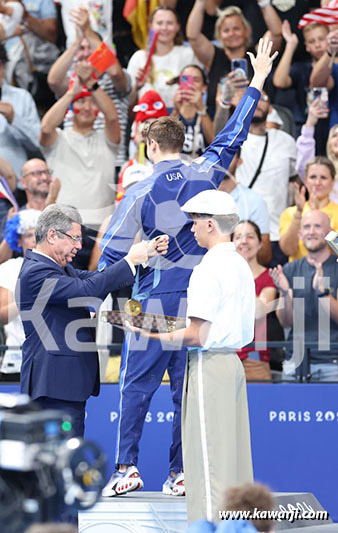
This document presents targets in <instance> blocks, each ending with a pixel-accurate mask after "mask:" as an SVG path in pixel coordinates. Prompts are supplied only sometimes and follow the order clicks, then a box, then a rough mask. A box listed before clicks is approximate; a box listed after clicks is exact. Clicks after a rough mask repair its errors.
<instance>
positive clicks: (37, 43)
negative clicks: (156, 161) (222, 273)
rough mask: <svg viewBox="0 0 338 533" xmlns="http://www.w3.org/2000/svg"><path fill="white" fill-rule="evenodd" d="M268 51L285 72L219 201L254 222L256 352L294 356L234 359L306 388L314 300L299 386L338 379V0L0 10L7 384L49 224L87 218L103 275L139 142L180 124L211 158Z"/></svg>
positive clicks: (245, 245)
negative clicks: (252, 55)
mask: <svg viewBox="0 0 338 533" xmlns="http://www.w3.org/2000/svg"><path fill="white" fill-rule="evenodd" d="M265 34H268V35H269V37H270V39H271V40H272V41H273V49H274V50H277V51H279V55H278V58H277V60H276V61H275V64H274V67H273V71H272V72H271V74H270V76H269V78H268V80H267V83H266V86H265V92H264V93H263V94H262V96H261V99H260V101H259V103H258V106H257V109H256V112H255V115H254V119H253V122H252V125H251V129H250V133H249V136H248V139H247V141H246V142H245V143H244V145H243V147H242V149H241V152H240V153H238V154H236V155H235V157H234V159H233V162H232V164H231V166H230V168H229V170H228V171H227V172H226V173H225V174H224V180H223V182H222V184H221V186H220V189H221V190H224V191H226V192H228V193H230V194H231V195H232V196H233V197H234V199H235V200H236V203H237V206H238V210H239V214H240V217H241V220H242V221H243V222H242V223H240V224H239V226H238V227H237V228H236V231H235V234H234V237H233V239H234V242H235V244H236V247H237V249H238V252H239V253H240V254H242V255H243V256H244V257H245V259H246V260H247V261H248V263H249V265H250V267H251V269H252V272H253V276H254V278H255V283H256V296H257V298H256V303H257V309H256V335H255V339H256V341H258V342H263V343H264V341H266V339H268V341H279V342H280V343H281V342H282V341H284V339H285V338H286V339H287V340H288V341H289V342H288V343H286V344H284V347H273V348H272V349H270V348H268V347H266V346H265V347H263V348H259V349H257V347H255V346H253V347H249V348H245V349H243V350H242V351H241V352H240V353H239V356H240V357H241V359H242V361H243V364H244V367H245V371H246V374H247V378H248V379H254V380H263V381H264V380H271V379H272V378H276V376H278V375H279V377H280V376H282V377H283V378H284V379H298V377H299V373H297V372H296V366H297V365H296V366H295V363H294V360H293V359H294V358H293V357H292V355H293V352H292V346H291V343H292V341H293V339H294V337H295V334H297V331H298V329H297V328H298V326H297V324H295V313H294V305H293V304H294V301H295V298H298V299H303V302H304V323H303V326H302V327H303V331H304V332H305V337H304V338H305V344H304V345H303V348H302V350H303V351H304V353H306V354H307V359H306V365H307V366H306V368H305V369H304V368H303V371H302V373H301V374H302V375H301V377H302V376H303V377H305V378H308V379H316V380H320V381H336V380H338V327H337V324H338V304H337V289H338V275H337V272H338V271H337V267H336V261H335V257H334V256H333V255H332V254H331V253H330V249H329V248H328V246H327V243H326V241H325V240H324V236H325V235H326V234H327V233H328V232H329V231H330V229H333V230H335V231H338V183H337V181H336V180H337V179H338V175H337V170H338V2H336V1H334V0H333V1H332V0H331V1H325V0H322V1H320V0H250V1H245V0H232V1H229V0H184V1H183V0H58V1H56V0H55V1H53V0H22V1H14V0H13V1H6V0H2V1H0V263H1V264H0V321H1V323H2V324H3V325H4V335H5V336H4V337H3V343H4V344H5V343H7V344H8V345H9V346H10V347H12V348H11V349H9V350H7V351H4V352H3V354H2V362H1V367H0V376H1V380H6V381H15V380H17V379H18V378H19V373H20V364H21V352H20V349H19V347H20V345H21V343H22V340H23V332H22V326H21V323H20V319H19V318H18V313H17V310H16V306H15V302H14V296H13V293H14V288H15V284H16V280H17V277H18V273H19V271H20V267H21V263H22V257H23V254H24V252H25V250H26V249H27V248H32V247H34V227H35V223H36V220H37V216H38V214H39V212H40V211H41V210H42V209H44V207H45V206H46V205H49V204H51V203H54V202H60V203H64V204H71V205H74V206H75V207H77V208H78V209H79V211H80V213H81V215H82V218H83V220H84V227H83V248H82V250H81V252H80V253H79V254H78V257H77V258H76V265H75V266H77V267H79V268H83V269H90V270H95V269H96V268H97V262H98V258H99V256H100V249H99V242H100V238H101V236H102V233H103V232H104V229H105V227H106V226H107V223H108V220H109V217H110V215H111V214H112V213H113V211H114V209H115V207H116V205H117V204H118V203H119V202H120V201H121V199H122V198H123V194H124V192H125V190H126V189H127V188H129V187H132V186H133V184H135V183H137V182H139V181H140V180H142V179H144V178H146V177H147V176H149V175H150V174H151V172H152V165H151V163H150V162H149V161H148V160H147V157H146V152H145V146H144V142H143V140H142V129H143V128H144V126H145V125H147V124H149V123H150V122H151V121H153V120H156V118H159V117H161V116H166V115H170V114H173V115H174V116H176V117H177V118H178V119H179V120H180V121H182V122H183V124H184V126H185V143H184V149H183V154H182V157H183V158H184V159H185V160H186V161H187V164H188V163H189V161H191V160H192V159H194V158H196V157H198V156H200V155H201V154H202V153H203V151H204V150H205V148H206V147H207V146H208V145H209V144H210V143H211V142H212V140H213V139H214V137H215V136H216V135H217V133H218V132H219V131H220V130H221V129H222V127H223V126H224V124H225V123H226V121H227V120H228V118H229V117H230V116H231V114H232V113H233V110H234V109H235V107H236V105H237V104H238V102H239V100H240V98H241V97H242V95H243V94H244V92H245V90H246V87H247V85H248V84H249V82H250V79H251V77H252V68H251V63H250V61H249V58H248V55H247V52H248V51H249V52H250V51H255V49H256V46H257V43H258V40H259V38H261V37H262V36H264V35H265ZM105 45H107V46H106V47H105ZM336 57H337V59H336ZM277 265H281V266H280V267H279V266H277ZM283 265H285V266H284V267H283ZM274 267H276V268H275V269H274V270H273V271H269V268H274ZM270 274H271V275H270ZM295 277H297V278H299V277H302V278H304V283H303V285H299V286H298V285H297V286H296V285H295V284H294V281H293V280H294V278H295ZM278 298H279V301H278ZM107 305H112V303H111V302H110V303H109V304H107ZM276 307H278V309H277V310H276ZM319 324H321V326H320V327H319ZM323 324H324V325H325V327H324V329H325V335H326V337H325V339H324V340H325V342H326V344H325V342H324V341H323ZM296 330H297V331H296ZM294 332H295V333H294ZM98 335H102V332H101V333H100V332H98ZM325 335H324V336H325ZM102 339H103V337H100V342H99V343H100V344H102V343H103V341H102ZM104 340H105V341H108V344H109V343H111V342H120V341H121V333H120V332H112V331H110V332H109V334H108V337H107V333H106V332H105V333H104ZM320 342H321V345H319V344H320ZM307 343H309V344H308V345H307ZM335 344H336V347H335ZM15 347H16V348H15ZM284 360H285V361H284ZM283 361H284V365H283V374H282V363H283ZM112 372H113V373H114V369H113V370H112ZM104 373H105V368H104V371H103V374H104ZM108 373H109V372H108ZM103 377H104V376H103V375H102V378H103Z"/></svg>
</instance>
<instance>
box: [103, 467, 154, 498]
mask: <svg viewBox="0 0 338 533" xmlns="http://www.w3.org/2000/svg"><path fill="white" fill-rule="evenodd" d="M143 487H144V483H143V481H142V479H141V476H140V473H139V471H138V470H137V468H136V466H134V465H131V466H128V468H127V470H126V471H125V472H120V471H119V470H115V472H114V473H113V475H112V477H111V478H110V480H109V481H108V483H107V485H106V486H105V487H104V489H103V490H102V496H103V497H104V498H111V497H112V496H118V495H120V494H126V493H127V492H132V491H133V490H140V489H143Z"/></svg>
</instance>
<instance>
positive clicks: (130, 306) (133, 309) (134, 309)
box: [124, 300, 142, 316]
mask: <svg viewBox="0 0 338 533" xmlns="http://www.w3.org/2000/svg"><path fill="white" fill-rule="evenodd" d="M124 311H125V313H127V315H130V316H137V315H139V314H140V313H141V312H142V304H141V302H137V301H136V300H127V301H126V303H125V304H124Z"/></svg>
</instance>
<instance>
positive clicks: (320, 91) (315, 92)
mask: <svg viewBox="0 0 338 533" xmlns="http://www.w3.org/2000/svg"><path fill="white" fill-rule="evenodd" d="M317 99H319V100H320V101H321V103H322V104H323V106H324V107H329V91H328V89H327V87H313V89H312V101H313V100H317Z"/></svg>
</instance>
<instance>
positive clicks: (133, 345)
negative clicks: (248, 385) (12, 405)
mask: <svg viewBox="0 0 338 533" xmlns="http://www.w3.org/2000/svg"><path fill="white" fill-rule="evenodd" d="M259 98H260V92H259V91H258V90H257V89H255V88H253V87H249V88H248V89H247V91H246V93H245V95H244V96H243V98H242V99H241V101H240V103H239V105H238V106H237V108H236V110H235V112H234V114H233V115H232V117H231V118H230V120H229V121H228V123H227V124H226V126H225V127H224V128H223V130H222V131H221V132H220V133H219V134H218V135H217V137H216V138H215V140H214V141H213V142H212V144H211V145H210V146H209V147H208V148H207V150H206V151H205V152H204V154H203V156H202V157H200V158H199V159H197V160H195V161H194V162H192V163H191V164H190V165H186V164H184V163H183V162H182V161H181V160H179V159H178V160H166V161H161V162H159V163H156V164H154V167H153V174H152V175H151V176H150V177H149V178H146V179H145V180H143V181H141V182H140V183H138V184H136V185H134V186H133V187H131V189H129V190H128V191H127V192H126V195H125V196H124V198H123V199H122V201H121V203H120V204H119V206H118V208H117V210H116V211H115V213H114V214H113V216H112V218H111V220H110V223H109V225H108V227H107V230H106V233H105V235H104V237H103V240H102V243H101V249H102V256H101V259H100V262H99V270H102V269H103V268H104V267H105V266H106V265H110V264H112V263H115V262H116V261H118V260H119V259H121V257H123V256H124V255H125V254H126V253H127V251H128V250H129V248H130V245H131V244H132V243H133V242H134V238H135V235H136V234H137V233H138V232H140V236H141V239H152V238H154V237H156V236H157V235H160V234H163V233H166V234H168V235H169V236H170V241H169V249H168V253H167V254H166V256H165V257H164V256H162V257H161V258H160V259H157V260H156V262H153V263H152V265H151V266H150V267H148V268H145V269H141V270H140V272H139V274H138V279H137V281H136V284H135V285H136V286H134V290H133V298H135V299H138V300H140V301H142V309H143V311H147V310H148V311H152V312H159V313H161V314H166V315H172V316H185V299H186V289H187V287H188V281H189V277H190V274H191V271H192V268H193V267H194V266H195V265H196V264H197V263H199V262H200V260H201V256H202V255H203V254H204V253H205V252H206V250H205V249H202V248H200V247H199V246H198V244H197V243H196V241H195V239H194V237H193V234H192V233H191V226H192V222H191V220H190V219H188V218H187V217H186V215H185V214H184V213H183V212H182V211H181V210H180V206H182V205H183V204H184V203H185V202H187V200H189V198H191V197H192V196H195V195H196V194H198V193H199V192H200V191H202V190H205V189H212V188H217V187H218V186H219V184H220V183H221V181H222V179H223V177H224V171H225V169H227V168H228V166H229V164H230V163H231V160H232V158H233V156H234V154H235V153H236V152H237V151H238V149H239V148H240V146H241V145H242V143H243V142H244V141H245V139H246V138H247V135H248V131H249V127H250V123H251V119H252V116H253V113H254V111H255V108H256V104H257V102H258V100H259ZM150 295H151V298H150ZM165 348H166V347H165V346H162V345H161V344H160V343H158V342H156V341H152V340H149V339H145V338H140V339H137V338H136V337H135V335H134V334H131V333H127V335H126V339H125V343H124V347H123V353H122V361H121V371H120V406H119V408H120V417H119V423H118V434H117V444H116V465H135V466H136V465H137V461H138V450H139V447H138V444H139V440H140V438H141V433H142V428H143V424H144V420H145V416H146V413H147V411H148V408H149V404H150V401H151V398H152V396H153V394H154V393H155V391H156V390H157V388H158V387H159V385H160V383H161V380H162V377H163V374H164V372H165V370H166V369H168V373H169V376H170V386H171V394H172V399H173V403H174V408H175V411H174V419H173V436H172V444H171V447H170V463H169V469H170V471H171V472H175V473H179V472H181V471H182V454H181V424H180V421H181V393H182V384H183V377H184V369H185V363H186V358H185V348H184V349H181V350H173V349H172V348H170V350H168V349H165ZM133 473H134V475H135V476H136V477H137V476H139V474H138V472H137V469H136V468H134V469H133V470H132V471H131V474H132V476H131V477H133ZM123 479H125V478H123ZM128 479H129V476H128ZM140 483H142V481H141V482H140ZM140 483H139V484H138V485H135V484H133V483H130V487H129V488H128V486H126V484H124V486H122V489H121V487H119V490H118V491H116V490H115V492H114V487H111V488H112V490H111V492H109V491H107V490H106V491H104V492H103V495H104V496H113V495H114V494H116V492H118V493H123V492H127V491H128V490H135V489H137V488H141V486H143V483H142V485H140ZM107 487H108V486H107ZM115 489H116V486H115ZM124 489H126V490H124ZM167 493H168V492H167ZM169 493H170V492H169ZM174 493H177V494H178V492H177V491H176V490H175V491H174Z"/></svg>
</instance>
